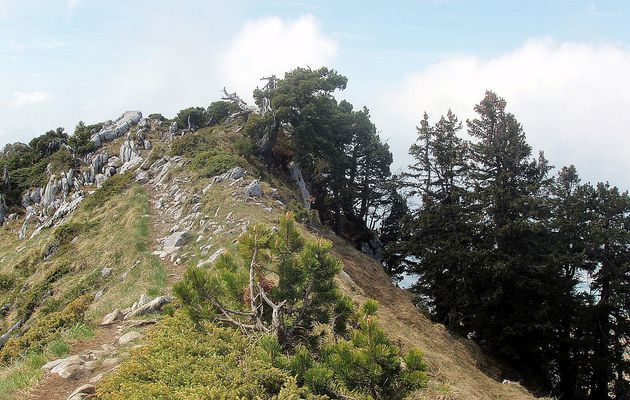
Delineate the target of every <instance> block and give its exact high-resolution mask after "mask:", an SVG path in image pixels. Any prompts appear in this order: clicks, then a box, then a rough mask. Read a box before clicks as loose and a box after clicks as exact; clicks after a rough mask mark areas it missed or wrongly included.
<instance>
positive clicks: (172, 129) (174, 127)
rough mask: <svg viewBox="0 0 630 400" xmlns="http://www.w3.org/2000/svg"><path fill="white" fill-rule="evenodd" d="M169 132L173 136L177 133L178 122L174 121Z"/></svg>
mask: <svg viewBox="0 0 630 400" xmlns="http://www.w3.org/2000/svg"><path fill="white" fill-rule="evenodd" d="M168 133H169V135H170V136H171V138H172V137H173V136H174V135H175V134H176V133H177V122H175V121H173V123H172V124H171V127H170V128H169V129H168Z"/></svg>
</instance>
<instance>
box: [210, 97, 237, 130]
mask: <svg viewBox="0 0 630 400" xmlns="http://www.w3.org/2000/svg"><path fill="white" fill-rule="evenodd" d="M232 112H233V106H232V103H230V102H227V101H215V102H213V103H211V104H210V105H209V106H208V111H207V112H206V115H207V116H208V122H210V124H212V125H216V124H220V123H221V122H223V121H224V120H225V118H227V117H228V116H229V115H230V114H231V113H232Z"/></svg>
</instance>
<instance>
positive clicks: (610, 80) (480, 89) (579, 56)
mask: <svg viewBox="0 0 630 400" xmlns="http://www.w3.org/2000/svg"><path fill="white" fill-rule="evenodd" d="M628 71H630V51H628V50H626V49H624V48H622V47H618V46H594V45H589V44H579V43H556V42H554V41H552V40H549V39H540V40H532V41H529V42H527V43H526V44H525V45H523V46H522V47H520V48H518V49H516V50H514V51H511V52H508V53H506V54H503V55H500V56H497V57H494V58H490V59H481V58H479V57H476V56H453V57H449V58H447V59H444V60H443V61H441V62H438V63H436V64H433V65H430V66H428V67H426V68H423V69H421V70H418V71H416V72H413V73H410V74H408V75H407V76H405V77H404V79H402V81H401V82H400V83H399V84H397V85H396V87H394V88H392V89H391V90H387V91H385V92H382V93H375V94H374V98H375V100H376V104H375V105H374V106H373V107H372V113H373V115H374V118H375V121H376V123H377V126H379V127H380V128H381V129H383V130H384V136H386V137H389V138H390V140H389V141H390V143H391V145H392V147H393V149H394V151H395V153H396V156H397V157H396V158H397V161H398V163H399V164H400V165H406V164H407V163H408V161H409V158H408V156H407V149H408V147H409V145H410V144H411V143H412V142H413V141H414V140H415V137H416V131H415V126H416V125H417V124H418V122H419V120H420V117H421V115H422V113H423V112H424V111H427V112H428V113H429V115H430V116H431V117H432V120H433V121H435V120H437V118H439V116H440V115H441V114H445V113H446V111H447V110H448V109H449V108H451V109H452V110H453V111H454V112H455V113H456V114H457V115H459V116H460V119H462V120H465V119H466V118H470V117H474V114H473V106H474V105H475V104H476V103H478V102H479V101H480V100H481V99H482V97H483V95H484V92H485V90H486V89H490V90H493V91H495V92H496V93H498V94H499V95H500V96H502V97H504V98H505V99H506V100H507V102H508V110H509V111H510V112H513V113H514V114H515V115H516V116H517V118H518V119H519V121H520V122H521V123H522V124H523V126H524V129H525V132H526V134H527V137H528V141H529V142H530V144H532V145H533V147H534V150H535V151H538V150H544V151H545V153H546V155H547V157H548V158H549V159H550V161H551V163H552V164H555V165H556V166H562V165H567V164H571V163H573V164H575V165H576V166H577V167H578V169H579V171H580V172H581V175H582V176H583V178H584V180H592V181H595V180H610V181H611V183H613V184H617V185H619V186H622V187H623V188H630V158H629V157H628V155H627V153H628V149H630V132H629V130H630V112H628V110H630V75H629V74H628Z"/></svg>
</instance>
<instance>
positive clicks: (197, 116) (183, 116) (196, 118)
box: [175, 107, 208, 129]
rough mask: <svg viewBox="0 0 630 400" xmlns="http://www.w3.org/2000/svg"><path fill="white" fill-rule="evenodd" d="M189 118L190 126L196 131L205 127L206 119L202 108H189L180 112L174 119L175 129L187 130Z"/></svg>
mask: <svg viewBox="0 0 630 400" xmlns="http://www.w3.org/2000/svg"><path fill="white" fill-rule="evenodd" d="M189 118H190V124H191V125H192V126H193V127H196V128H197V129H199V128H201V127H203V126H205V125H206V121H207V120H208V117H207V115H206V110H205V109H204V108H203V107H189V108H185V109H183V110H181V111H180V112H178V113H177V116H176V117H175V122H177V127H178V128H180V129H187V128H188V119H189Z"/></svg>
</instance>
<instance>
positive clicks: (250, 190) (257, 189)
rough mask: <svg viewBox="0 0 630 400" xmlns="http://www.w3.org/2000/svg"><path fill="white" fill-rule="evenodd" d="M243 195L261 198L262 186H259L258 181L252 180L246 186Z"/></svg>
mask: <svg viewBox="0 0 630 400" xmlns="http://www.w3.org/2000/svg"><path fill="white" fill-rule="evenodd" d="M245 195H246V196H249V197H260V196H262V186H261V185H260V181H259V180H258V179H254V180H253V181H252V182H251V183H250V184H249V185H247V188H246V189H245Z"/></svg>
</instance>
